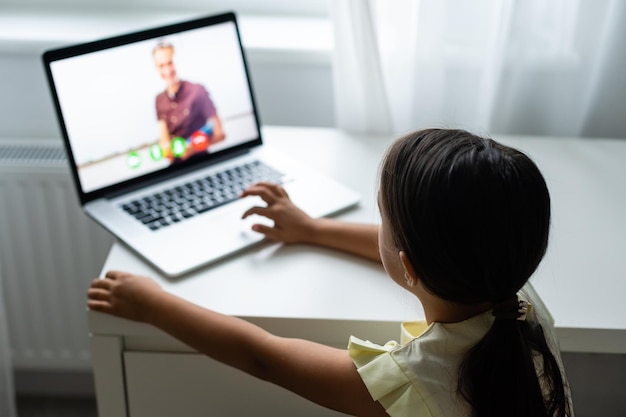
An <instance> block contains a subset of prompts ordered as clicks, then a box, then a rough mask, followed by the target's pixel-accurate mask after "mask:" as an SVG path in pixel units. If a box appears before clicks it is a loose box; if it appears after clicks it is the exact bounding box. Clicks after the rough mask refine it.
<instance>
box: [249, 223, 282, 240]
mask: <svg viewBox="0 0 626 417" xmlns="http://www.w3.org/2000/svg"><path fill="white" fill-rule="evenodd" d="M252 230H254V231H255V232H257V233H261V234H262V235H265V237H266V238H268V239H269V240H279V239H278V236H277V231H276V229H275V228H273V227H270V226H266V225H264V224H253V225H252Z"/></svg>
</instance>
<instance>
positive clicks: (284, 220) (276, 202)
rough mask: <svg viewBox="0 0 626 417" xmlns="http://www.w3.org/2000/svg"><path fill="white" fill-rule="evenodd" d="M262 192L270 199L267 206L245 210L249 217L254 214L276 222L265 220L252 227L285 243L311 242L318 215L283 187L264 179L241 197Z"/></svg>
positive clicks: (263, 196) (266, 199) (263, 195)
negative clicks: (295, 201) (302, 207)
mask: <svg viewBox="0 0 626 417" xmlns="http://www.w3.org/2000/svg"><path fill="white" fill-rule="evenodd" d="M247 196H259V197H261V198H262V199H263V201H265V202H266V203H267V207H252V208H250V209H249V210H248V211H246V212H245V213H244V214H243V217H242V218H244V219H245V218H246V217H248V216H250V215H251V214H257V215H260V216H264V217H267V218H268V219H271V220H273V221H274V226H273V227H271V226H266V225H262V224H254V225H252V230H254V231H255V232H258V233H262V234H264V235H265V237H267V238H268V239H270V240H273V241H277V242H285V243H304V242H310V241H311V236H312V234H313V231H314V228H315V219H313V218H311V217H310V216H309V215H308V214H306V213H305V212H303V211H302V210H300V209H299V208H298V207H296V206H295V205H294V204H293V203H292V202H291V200H290V199H289V195H287V192H286V191H285V189H284V188H283V187H281V186H280V185H277V184H272V183H268V182H260V183H257V184H254V185H252V186H250V187H249V188H248V189H247V190H245V191H244V192H243V193H242V194H241V197H242V198H243V197H247Z"/></svg>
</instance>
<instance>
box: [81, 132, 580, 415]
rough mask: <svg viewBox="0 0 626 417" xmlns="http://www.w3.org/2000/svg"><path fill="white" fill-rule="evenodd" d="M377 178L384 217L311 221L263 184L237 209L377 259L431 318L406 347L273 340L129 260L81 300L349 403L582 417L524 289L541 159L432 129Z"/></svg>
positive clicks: (400, 150) (406, 339)
mask: <svg viewBox="0 0 626 417" xmlns="http://www.w3.org/2000/svg"><path fill="white" fill-rule="evenodd" d="M379 188H380V189H379V195H378V204H379V207H380V211H381V217H382V224H381V225H380V226H370V225H359V224H350V223H344V222H340V221H337V220H331V219H312V218H310V217H308V216H307V215H306V214H305V213H303V212H302V211H301V210H299V209H298V208H297V207H295V206H294V205H293V204H292V203H291V201H290V200H289V197H288V195H287V194H286V192H285V190H284V189H283V188H282V187H280V186H278V185H273V184H268V183H261V184H256V185H254V186H252V187H250V188H249V189H248V190H246V191H245V192H244V193H243V194H242V196H243V197H245V196H249V195H255V196H260V197H261V198H262V199H263V200H264V201H265V202H266V203H267V207H253V208H251V209H250V210H248V211H247V212H246V213H245V214H244V217H247V216H249V215H251V214H258V215H262V216H266V217H268V218H270V219H272V220H273V221H274V226H273V227H268V226H263V225H255V226H253V230H255V231H257V232H259V233H262V234H264V235H265V236H266V237H267V238H269V239H271V240H275V241H281V242H287V243H292V242H307V243H311V244H317V245H323V246H327V247H332V248H335V249H339V250H343V251H347V252H350V253H353V254H356V255H359V256H363V257H366V258H370V259H374V260H377V261H380V262H382V264H383V266H384V268H385V271H386V272H387V273H388V275H389V276H390V277H391V278H392V279H393V280H394V281H395V282H396V283H397V284H398V285H400V286H402V287H403V288H405V289H406V290H407V291H409V292H411V293H412V294H414V295H415V296H416V297H417V298H418V299H419V301H420V302H421V304H422V306H423V308H424V313H425V317H426V322H427V323H426V324H425V325H424V326H423V327H424V328H423V329H417V328H416V325H415V324H413V325H408V324H407V325H405V327H404V329H403V340H402V344H396V343H393V342H390V343H388V344H386V345H385V346H379V345H375V344H373V343H370V342H364V341H362V340H359V339H356V338H354V337H352V338H351V339H350V341H349V346H348V349H347V350H342V349H335V348H331V347H327V346H324V345H320V344H317V343H312V342H308V341H304V340H296V339H286V338H281V337H277V336H274V335H272V334H269V333H267V332H266V331H264V330H263V329H261V328H259V327H256V326H254V325H252V324H250V323H248V322H246V321H243V320H240V319H238V318H234V317H230V316H225V315H221V314H219V313H217V312H214V311H210V310H206V309H204V308H201V307H199V306H196V305H193V304H191V303H189V302H187V301H185V300H183V299H180V298H177V297H175V296H173V295H171V294H169V293H166V292H164V291H162V290H161V289H160V287H158V286H157V285H156V284H155V283H154V282H153V281H152V280H150V279H148V278H145V277H139V276H135V275H132V274H128V273H124V272H108V273H107V274H106V277H105V278H104V279H96V280H94V281H93V283H92V285H91V288H90V289H89V291H88V306H89V308H91V309H93V310H97V311H102V312H105V313H110V314H114V315H117V316H120V317H124V318H128V319H132V320H137V321H143V322H146V323H150V324H152V325H154V326H156V327H158V328H160V329H162V330H163V331H165V332H167V333H169V334H171V335H172V336H174V337H176V338H178V339H180V340H181V341H183V342H184V343H186V344H188V345H189V346H191V347H193V348H194V349H196V350H198V351H199V352H203V353H205V354H206V355H208V356H210V357H212V358H214V359H217V360H219V361H222V362H224V363H226V364H228V365H231V366H234V367H236V368H239V369H241V370H242V371H244V372H247V373H249V374H252V375H254V376H256V377H258V378H261V379H264V380H267V381H270V382H273V383H274V384H277V385H280V386H283V387H285V388H287V389H289V390H291V391H293V392H295V393H297V394H299V395H301V396H303V397H305V398H308V399H310V400H312V401H314V402H316V403H318V404H321V405H323V406H326V407H329V408H332V409H335V410H338V411H342V412H344V413H348V414H353V415H359V416H385V415H391V416H409V415H411V416H446V417H454V416H463V417H468V416H475V417H486V416H494V417H495V416H528V417H530V416H533V417H537V416H545V417H554V416H558V417H565V416H573V412H572V406H571V401H570V394H569V389H568V386H567V382H566V378H565V374H564V371H563V368H562V364H561V361H560V357H559V351H558V349H557V347H556V345H555V343H554V340H553V339H552V336H551V333H550V331H549V330H551V328H550V327H549V326H550V325H551V323H550V322H549V320H548V317H549V316H546V314H545V311H542V310H543V306H542V305H541V302H540V300H538V299H537V298H536V296H535V298H533V295H534V294H533V291H532V288H531V287H529V286H527V287H524V285H525V284H526V282H527V281H528V279H529V277H530V276H531V275H532V273H533V272H534V271H535V269H536V268H537V266H538V265H539V262H540V261H541V259H542V257H543V255H544V253H545V251H546V246H547V242H548V230H549V225H550V199H549V195H548V190H547V187H546V184H545V181H544V179H543V177H542V175H541V173H540V172H539V170H538V169H537V167H536V165H535V164H534V163H533V162H532V161H531V160H530V159H529V158H528V157H526V156H525V155H524V154H522V153H520V152H518V151H516V150H514V149H511V148H508V147H505V146H502V145H500V144H498V143H496V142H494V141H492V140H489V139H483V138H479V137H476V136H474V135H472V134H470V133H468V132H465V131H459V130H439V129H431V130H423V131H418V132H415V133H412V134H409V135H407V136H405V137H403V138H401V139H399V140H398V141H397V142H396V143H395V144H394V145H392V146H391V148H390V149H389V150H388V152H387V155H386V156H385V159H384V161H383V164H382V169H381V174H380V187H379ZM523 287H524V288H523ZM530 298H533V299H530ZM529 301H530V304H529ZM416 329H417V331H416Z"/></svg>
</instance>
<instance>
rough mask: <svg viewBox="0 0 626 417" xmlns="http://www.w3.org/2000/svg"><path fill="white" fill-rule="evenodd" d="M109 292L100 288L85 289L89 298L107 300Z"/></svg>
mask: <svg viewBox="0 0 626 417" xmlns="http://www.w3.org/2000/svg"><path fill="white" fill-rule="evenodd" d="M109 294H110V293H109V292H108V291H107V290H105V289H102V288H90V289H89V290H87V297H88V298H89V299H90V300H108V299H109Z"/></svg>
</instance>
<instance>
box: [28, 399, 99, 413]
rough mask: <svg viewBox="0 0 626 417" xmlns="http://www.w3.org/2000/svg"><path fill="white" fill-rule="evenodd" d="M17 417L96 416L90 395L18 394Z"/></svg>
mask: <svg viewBox="0 0 626 417" xmlns="http://www.w3.org/2000/svg"><path fill="white" fill-rule="evenodd" d="M17 415H18V417H97V416H98V413H97V411H96V399H95V398H92V397H52V396H30V395H18V397H17Z"/></svg>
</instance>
